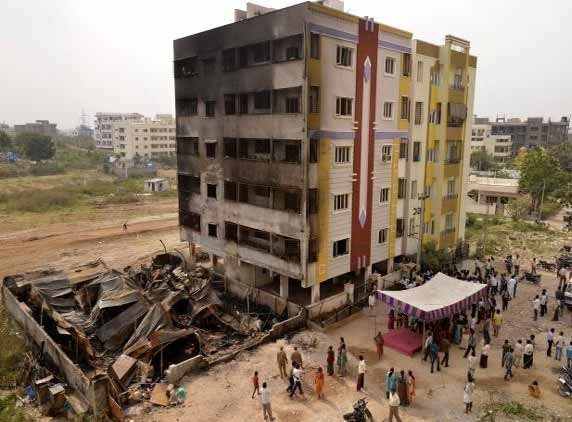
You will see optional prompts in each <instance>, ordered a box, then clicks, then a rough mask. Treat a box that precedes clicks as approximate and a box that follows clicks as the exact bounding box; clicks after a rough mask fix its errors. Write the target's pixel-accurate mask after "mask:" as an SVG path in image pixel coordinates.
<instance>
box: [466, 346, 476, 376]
mask: <svg viewBox="0 0 572 422" xmlns="http://www.w3.org/2000/svg"><path fill="white" fill-rule="evenodd" d="M467 362H468V365H467V374H468V375H470V376H471V377H474V376H475V370H476V369H477V354H476V353H475V351H474V350H473V351H472V352H471V355H470V356H469V359H468V360H467Z"/></svg>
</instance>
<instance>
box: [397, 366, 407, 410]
mask: <svg viewBox="0 0 572 422" xmlns="http://www.w3.org/2000/svg"><path fill="white" fill-rule="evenodd" d="M397 394H398V395H399V401H400V402H401V405H402V406H407V405H409V398H408V395H407V379H406V378H405V371H400V372H399V378H398V379H397Z"/></svg>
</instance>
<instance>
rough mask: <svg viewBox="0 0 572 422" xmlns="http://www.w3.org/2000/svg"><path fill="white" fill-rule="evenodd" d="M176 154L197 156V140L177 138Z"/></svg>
mask: <svg viewBox="0 0 572 422" xmlns="http://www.w3.org/2000/svg"><path fill="white" fill-rule="evenodd" d="M177 154H179V155H193V156H198V155H199V138H177Z"/></svg>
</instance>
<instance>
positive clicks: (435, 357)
mask: <svg viewBox="0 0 572 422" xmlns="http://www.w3.org/2000/svg"><path fill="white" fill-rule="evenodd" d="M429 350H430V354H431V373H433V365H434V364H435V362H437V371H441V366H440V364H439V345H438V344H437V342H436V341H434V342H433V343H431V345H430V346H429Z"/></svg>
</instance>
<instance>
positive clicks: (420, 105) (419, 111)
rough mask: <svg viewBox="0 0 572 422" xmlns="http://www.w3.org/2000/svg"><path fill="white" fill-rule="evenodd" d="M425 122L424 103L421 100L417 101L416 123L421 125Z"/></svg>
mask: <svg viewBox="0 0 572 422" xmlns="http://www.w3.org/2000/svg"><path fill="white" fill-rule="evenodd" d="M422 123H423V103H422V102H420V101H416V102H415V124H416V125H420V124H422Z"/></svg>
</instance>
